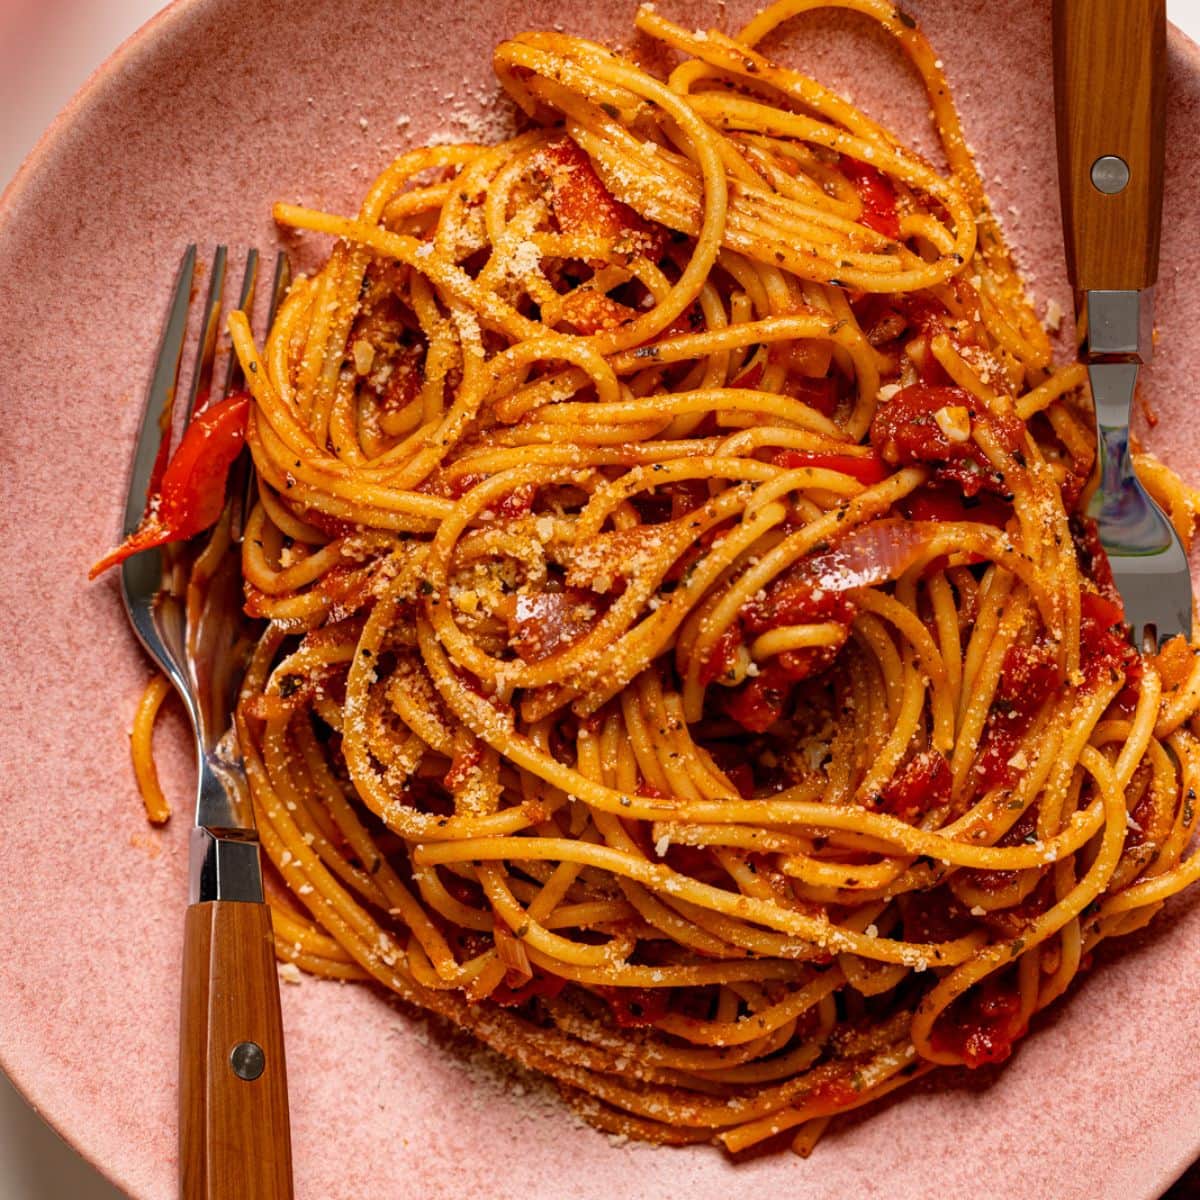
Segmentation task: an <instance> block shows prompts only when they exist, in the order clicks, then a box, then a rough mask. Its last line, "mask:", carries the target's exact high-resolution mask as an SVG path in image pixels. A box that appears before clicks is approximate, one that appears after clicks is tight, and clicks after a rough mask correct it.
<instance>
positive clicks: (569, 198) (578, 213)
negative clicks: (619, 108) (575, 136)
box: [535, 137, 663, 259]
mask: <svg viewBox="0 0 1200 1200" xmlns="http://www.w3.org/2000/svg"><path fill="white" fill-rule="evenodd" d="M535 158H536V160H537V165H538V166H540V167H541V169H542V170H543V171H544V172H545V173H546V174H547V175H548V176H549V178H550V187H551V196H550V207H551V211H552V212H553V213H554V218H555V220H556V221H557V222H558V226H559V228H560V229H561V230H562V231H563V232H564V233H576V232H578V233H592V234H598V235H599V236H601V237H613V238H615V237H619V236H620V235H621V234H632V235H634V236H633V238H632V240H631V249H636V250H637V251H638V252H640V253H643V254H645V255H647V257H650V258H655V259H656V258H658V257H659V255H660V253H661V250H662V238H663V233H662V231H661V230H660V229H656V228H653V227H652V226H651V225H650V224H649V223H648V222H646V221H644V220H643V219H642V218H641V217H640V216H638V214H637V213H636V212H634V211H633V209H632V208H630V207H629V205H628V204H623V203H622V202H621V201H620V200H618V199H617V198H616V197H615V196H614V195H613V194H612V192H610V191H609V190H608V188H607V187H605V185H604V182H603V180H601V178H600V176H599V175H597V174H596V169H595V167H593V166H592V162H591V159H589V158H588V156H587V155H586V154H585V153H584V152H583V151H582V150H581V149H580V148H579V146H577V145H576V144H575V142H573V141H572V140H571V139H570V138H567V137H564V138H561V139H559V140H558V141H557V142H551V143H550V145H548V146H543V147H542V149H541V150H539V151H538V152H537V154H536V156H535Z"/></svg>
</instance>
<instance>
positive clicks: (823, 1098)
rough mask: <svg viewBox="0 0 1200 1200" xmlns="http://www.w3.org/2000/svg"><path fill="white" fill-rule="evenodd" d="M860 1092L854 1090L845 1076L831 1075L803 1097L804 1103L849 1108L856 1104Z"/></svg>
mask: <svg viewBox="0 0 1200 1200" xmlns="http://www.w3.org/2000/svg"><path fill="white" fill-rule="evenodd" d="M860 1091H861V1089H859V1088H856V1087H855V1086H854V1084H853V1083H851V1082H850V1080H849V1079H848V1078H847V1077H846V1076H845V1075H833V1076H829V1077H828V1078H826V1079H822V1080H821V1081H820V1082H819V1083H818V1084H817V1085H816V1087H814V1088H813V1089H812V1091H811V1092H809V1093H808V1095H807V1097H805V1102H806V1103H808V1104H820V1105H828V1106H830V1107H833V1108H849V1107H850V1105H852V1104H855V1103H857V1101H858V1098H859V1094H860Z"/></svg>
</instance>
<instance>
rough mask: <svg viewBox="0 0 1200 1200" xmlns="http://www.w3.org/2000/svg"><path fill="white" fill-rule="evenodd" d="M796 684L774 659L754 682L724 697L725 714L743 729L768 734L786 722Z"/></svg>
mask: <svg viewBox="0 0 1200 1200" xmlns="http://www.w3.org/2000/svg"><path fill="white" fill-rule="evenodd" d="M795 682H796V681H795V680H794V679H793V678H792V677H791V676H790V675H789V674H788V673H787V671H786V670H785V669H784V667H783V665H782V664H781V663H780V662H779V660H778V659H772V660H771V661H770V662H768V663H767V664H766V666H764V667H762V668H761V669H760V670H759V673H758V674H757V675H756V676H755V677H754V678H753V679H748V680H747V681H746V682H745V683H743V684H742V685H741V687H739V688H736V689H735V690H734V691H733V692H731V693H729V694H728V695H726V696H725V697H724V703H725V711H726V712H727V713H728V714H729V716H730V717H732V718H733V720H735V721H736V722H737V723H738V724H739V725H740V726H741V727H742V728H743V729H747V730H749V731H750V732H751V733H766V731H767V730H768V729H770V728H771V726H772V725H774V724H775V723H776V721H778V720H780V718H782V716H783V714H784V712H785V710H786V709H787V706H788V701H789V699H790V698H791V695H792V690H793V687H794V684H795Z"/></svg>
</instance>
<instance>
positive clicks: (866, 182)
mask: <svg viewBox="0 0 1200 1200" xmlns="http://www.w3.org/2000/svg"><path fill="white" fill-rule="evenodd" d="M838 166H839V167H840V168H841V172H842V174H843V175H845V176H846V178H847V179H849V180H850V182H851V183H852V184H853V185H854V190H855V191H856V192H857V193H858V198H859V199H860V200H861V201H862V206H863V212H862V216H861V217H859V221H860V222H861V223H862V224H863V225H866V226H867V228H868V229H874V230H875V232H876V233H882V234H883V235H884V237H890V238H893V239H894V238H898V237H899V236H900V218H899V216H898V215H897V213H896V189H895V188H893V187H892V181H891V180H890V179H889V178H888V177H887V176H886V175H884V174H883V172H882V171H880V170H878V169H877V168H875V167H872V166H871V165H870V164H869V163H865V162H860V161H859V160H858V159H856V158H851V157H850V156H849V155H846V154H843V155H842V158H841V162H840V163H839V164H838Z"/></svg>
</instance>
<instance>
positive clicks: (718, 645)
mask: <svg viewBox="0 0 1200 1200" xmlns="http://www.w3.org/2000/svg"><path fill="white" fill-rule="evenodd" d="M741 644H742V627H741V625H739V624H738V623H737V622H736V621H735V622H734V623H733V624H732V625H730V626H729V627H728V628H727V629H726V630H725V632H724V633H722V634H721V636H720V637H719V638H717V640H716V641H715V642H714V643H713V647H712V649H711V650H710V651H709V654H708V658H706V659H705V660H704V665H703V666H702V667H701V668H700V682H701V683H703V684H710V683H712V682H713V681H714V680H716V679H720V678H721V676H722V675H724V674H726V673H727V672H728V671H730V670H732V669H733V664H734V663H735V662H736V661H737V652H738V647H740V646H741Z"/></svg>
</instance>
